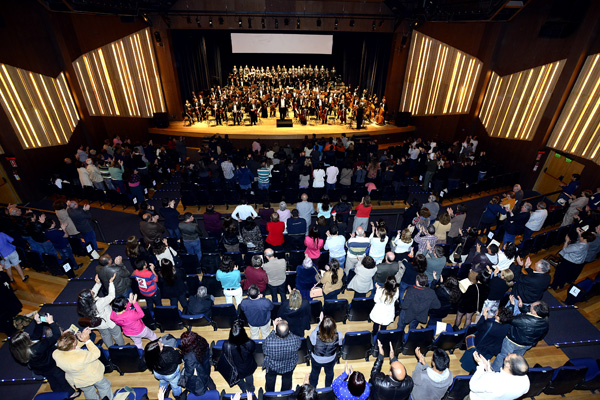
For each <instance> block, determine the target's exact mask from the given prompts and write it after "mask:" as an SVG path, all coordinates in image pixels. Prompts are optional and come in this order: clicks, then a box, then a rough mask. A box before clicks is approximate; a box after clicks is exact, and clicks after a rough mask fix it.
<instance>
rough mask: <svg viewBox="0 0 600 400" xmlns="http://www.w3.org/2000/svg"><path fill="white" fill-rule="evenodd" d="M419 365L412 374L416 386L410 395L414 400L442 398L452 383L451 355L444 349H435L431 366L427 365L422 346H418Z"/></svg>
mask: <svg viewBox="0 0 600 400" xmlns="http://www.w3.org/2000/svg"><path fill="white" fill-rule="evenodd" d="M415 355H416V356H417V360H418V361H419V362H418V363H417V366H416V367H415V370H414V372H413V374H412V379H413V382H414V388H413V391H412V393H411V395H410V397H411V398H412V399H413V400H440V399H442V398H443V397H444V395H445V394H446V391H447V390H448V388H449V387H450V385H452V372H451V371H450V369H449V367H450V357H448V354H446V352H445V351H444V350H442V349H435V350H434V351H433V356H432V357H431V366H428V365H427V361H425V357H424V356H423V354H422V353H421V349H420V348H418V347H417V348H416V350H415Z"/></svg>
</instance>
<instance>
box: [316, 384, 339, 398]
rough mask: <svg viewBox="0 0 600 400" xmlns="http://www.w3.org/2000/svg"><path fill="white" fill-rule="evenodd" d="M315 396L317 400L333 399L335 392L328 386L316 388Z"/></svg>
mask: <svg viewBox="0 0 600 400" xmlns="http://www.w3.org/2000/svg"><path fill="white" fill-rule="evenodd" d="M317 396H318V398H319V400H335V394H334V393H333V389H332V388H330V387H326V388H322V389H317Z"/></svg>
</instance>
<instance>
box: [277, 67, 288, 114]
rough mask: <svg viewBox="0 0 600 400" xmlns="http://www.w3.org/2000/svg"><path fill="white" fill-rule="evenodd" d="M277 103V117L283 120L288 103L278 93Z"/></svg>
mask: <svg viewBox="0 0 600 400" xmlns="http://www.w3.org/2000/svg"><path fill="white" fill-rule="evenodd" d="M278 67H279V66H278ZM277 103H278V104H279V119H280V120H282V121H283V120H284V119H285V118H286V117H287V108H288V103H287V99H286V98H285V95H283V94H282V95H280V96H279V100H277Z"/></svg>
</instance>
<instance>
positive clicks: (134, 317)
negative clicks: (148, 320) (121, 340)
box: [110, 293, 157, 350]
mask: <svg viewBox="0 0 600 400" xmlns="http://www.w3.org/2000/svg"><path fill="white" fill-rule="evenodd" d="M142 318H144V311H142V308H141V307H140V305H139V304H138V302H137V295H135V294H133V293H132V294H130V295H129V299H126V298H125V297H118V298H116V299H114V300H113V301H112V312H111V313H110V319H111V320H113V321H114V323H115V324H117V325H119V326H120V327H121V328H122V329H123V333H124V334H125V335H127V336H129V337H130V338H131V340H133V343H134V344H135V345H136V346H137V348H138V349H140V350H143V349H144V346H142V339H148V340H156V339H157V337H156V334H155V333H154V332H152V331H151V330H150V329H149V328H148V327H147V326H146V325H144V323H143V322H142Z"/></svg>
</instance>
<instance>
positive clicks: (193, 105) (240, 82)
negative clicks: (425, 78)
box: [183, 65, 388, 128]
mask: <svg viewBox="0 0 600 400" xmlns="http://www.w3.org/2000/svg"><path fill="white" fill-rule="evenodd" d="M191 93H192V101H191V102H190V101H189V100H186V101H185V106H184V111H183V114H184V117H185V119H186V120H188V121H189V122H190V125H189V126H191V125H193V124H194V117H195V119H196V122H202V121H208V120H209V118H210V117H213V118H214V124H215V125H223V122H225V124H228V122H229V121H231V122H229V123H230V124H233V125H241V124H242V122H243V121H244V116H245V115H246V116H247V117H248V118H249V122H250V125H251V126H252V125H256V124H260V123H261V122H262V119H266V118H276V117H277V112H279V119H282V120H283V119H285V118H287V117H288V113H289V112H290V109H291V111H292V112H293V117H294V119H295V120H296V122H299V123H300V124H302V125H306V124H307V123H308V121H309V120H314V123H315V124H316V123H318V121H319V120H320V121H321V124H328V123H339V124H348V125H349V126H352V125H353V124H354V123H358V122H360V124H357V127H359V128H360V127H362V121H365V122H366V123H376V124H378V125H385V121H386V120H387V118H388V109H387V104H386V100H385V96H384V97H383V98H382V100H381V101H379V100H378V98H377V95H374V94H369V93H368V90H367V89H364V90H362V91H360V89H359V88H355V89H352V88H351V87H347V86H345V85H344V84H343V83H342V82H341V80H340V79H339V77H338V76H337V75H336V70H335V67H332V68H331V70H330V69H329V68H325V67H324V66H323V65H322V66H321V67H320V68H319V67H318V66H315V67H314V68H313V67H312V65H309V66H308V67H306V65H303V66H302V67H300V66H298V67H295V66H291V67H289V68H287V67H286V66H283V67H281V66H279V65H278V66H277V67H274V66H272V67H268V66H267V67H260V68H255V67H254V66H252V67H251V68H249V67H248V66H247V65H246V66H244V67H242V66H241V65H240V66H239V67H238V66H234V67H233V69H232V71H231V73H229V75H228V77H227V86H224V87H223V88H221V86H216V87H213V88H211V89H210V92H209V93H201V92H198V93H197V95H196V93H195V92H191ZM291 115H292V114H291V113H290V116H291ZM311 117H314V118H311ZM246 121H248V120H246ZM311 124H313V122H311Z"/></svg>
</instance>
